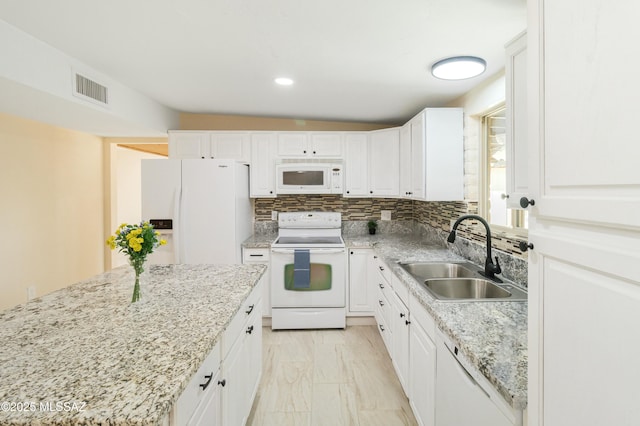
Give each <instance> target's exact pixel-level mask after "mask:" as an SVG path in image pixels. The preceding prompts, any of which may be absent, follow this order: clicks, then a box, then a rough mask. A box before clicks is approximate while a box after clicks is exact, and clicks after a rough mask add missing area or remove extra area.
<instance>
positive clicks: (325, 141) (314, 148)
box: [309, 132, 344, 158]
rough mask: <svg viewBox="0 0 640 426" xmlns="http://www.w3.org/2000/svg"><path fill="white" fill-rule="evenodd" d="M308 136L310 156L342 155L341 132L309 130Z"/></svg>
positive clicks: (329, 156) (332, 156)
mask: <svg viewBox="0 0 640 426" xmlns="http://www.w3.org/2000/svg"><path fill="white" fill-rule="evenodd" d="M309 137H310V140H311V144H310V153H309V154H311V155H312V156H314V157H322V158H342V157H343V155H344V154H343V152H344V151H343V142H342V140H343V139H342V133H334V132H311V133H310V134H309Z"/></svg>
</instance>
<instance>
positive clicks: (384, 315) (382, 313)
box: [375, 288, 391, 324]
mask: <svg viewBox="0 0 640 426" xmlns="http://www.w3.org/2000/svg"><path fill="white" fill-rule="evenodd" d="M389 290H390V289H389ZM390 295H391V294H385V292H384V291H383V290H381V289H380V288H378V291H377V292H376V300H375V309H376V314H377V317H376V319H377V320H378V322H384V323H385V324H389V320H390V319H391V312H390V311H391V306H390V305H389V296H390Z"/></svg>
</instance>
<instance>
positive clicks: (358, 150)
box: [344, 133, 369, 197]
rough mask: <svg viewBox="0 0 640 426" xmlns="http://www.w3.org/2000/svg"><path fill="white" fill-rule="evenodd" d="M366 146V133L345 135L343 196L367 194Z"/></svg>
mask: <svg viewBox="0 0 640 426" xmlns="http://www.w3.org/2000/svg"><path fill="white" fill-rule="evenodd" d="M368 148H369V147H368V138H367V134H366V133H347V134H346V135H345V141H344V151H345V166H344V173H345V189H344V196H345V197H365V196H369V182H368V180H369V167H368V161H369V159H368V158H367V157H368V152H369V149H368Z"/></svg>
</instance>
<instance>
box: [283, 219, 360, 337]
mask: <svg viewBox="0 0 640 426" xmlns="http://www.w3.org/2000/svg"><path fill="white" fill-rule="evenodd" d="M341 225H342V219H341V216H340V213H330V212H297V213H280V215H279V218H278V228H279V229H278V239H277V240H276V241H275V242H274V243H273V244H272V245H271V306H272V310H271V328H272V329H274V330H277V329H307V328H344V327H345V325H346V303H345V301H346V283H347V250H346V248H345V244H344V240H343V239H342V236H341Z"/></svg>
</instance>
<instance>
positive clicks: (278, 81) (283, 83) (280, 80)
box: [274, 77, 293, 86]
mask: <svg viewBox="0 0 640 426" xmlns="http://www.w3.org/2000/svg"><path fill="white" fill-rule="evenodd" d="M274 81H275V82H276V84H279V85H280V86H291V85H292V84H293V80H292V79H290V78H288V77H278V78H276V79H275V80H274Z"/></svg>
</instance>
